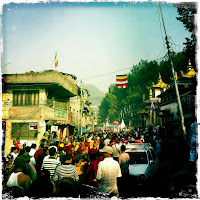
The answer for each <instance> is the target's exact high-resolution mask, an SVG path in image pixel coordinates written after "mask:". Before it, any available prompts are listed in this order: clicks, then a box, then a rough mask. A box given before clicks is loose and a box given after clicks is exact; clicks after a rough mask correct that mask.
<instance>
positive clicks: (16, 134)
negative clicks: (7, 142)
mask: <svg viewBox="0 0 200 200" xmlns="http://www.w3.org/2000/svg"><path fill="white" fill-rule="evenodd" d="M30 124H33V123H12V132H11V139H16V138H20V140H28V139H34V140H35V139H36V138H37V134H38V130H33V129H31V128H30ZM35 124H37V123H35Z"/></svg>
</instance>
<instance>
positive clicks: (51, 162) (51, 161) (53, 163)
mask: <svg viewBox="0 0 200 200" xmlns="http://www.w3.org/2000/svg"><path fill="white" fill-rule="evenodd" d="M56 154H57V152H56V148H54V147H50V149H49V157H47V156H46V157H45V158H44V160H43V163H42V167H41V170H43V169H46V170H48V171H49V172H50V180H53V176H54V174H55V169H56V167H57V166H59V165H60V161H59V160H58V159H57V158H56Z"/></svg>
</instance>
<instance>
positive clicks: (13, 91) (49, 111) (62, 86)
mask: <svg viewBox="0 0 200 200" xmlns="http://www.w3.org/2000/svg"><path fill="white" fill-rule="evenodd" d="M2 83H3V94H2V101H3V116H2V120H3V124H4V126H3V128H4V131H5V141H4V142H5V144H6V145H5V152H4V153H5V155H7V154H8V153H9V152H10V147H11V145H12V141H13V140H14V139H16V138H18V137H19V138H20V140H21V141H22V142H28V143H30V142H33V143H36V144H37V146H38V145H39V142H40V140H41V138H42V136H43V133H44V132H45V131H46V130H48V129H52V130H55V131H57V133H58V135H59V137H60V136H61V135H62V134H63V135H67V136H68V135H70V134H74V129H75V123H76V122H75V120H74V116H73V113H72V111H71V110H70V98H71V97H75V96H77V95H78V86H77V85H76V81H75V79H74V78H73V77H72V76H71V75H68V74H64V73H61V72H58V71H51V70H49V71H44V72H29V73H24V74H4V75H3V80H2ZM76 106H77V105H76ZM76 106H75V107H76ZM60 133H62V134H60Z"/></svg>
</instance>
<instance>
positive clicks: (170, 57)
mask: <svg viewBox="0 0 200 200" xmlns="http://www.w3.org/2000/svg"><path fill="white" fill-rule="evenodd" d="M159 7H160V12H161V17H162V22H163V27H164V31H165V36H166V37H165V40H166V45H167V50H168V56H169V61H170V64H171V68H172V75H173V79H174V86H175V90H176V97H177V102H178V107H179V111H180V116H181V126H182V130H183V137H184V139H186V129H185V125H184V116H183V109H182V105H181V100H180V95H179V90H178V85H177V82H176V76H175V71H174V66H173V62H172V55H171V50H170V46H169V41H168V36H167V32H166V28H165V23H164V18H163V13H162V8H161V5H160V2H159Z"/></svg>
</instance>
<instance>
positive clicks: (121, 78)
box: [116, 75, 128, 88]
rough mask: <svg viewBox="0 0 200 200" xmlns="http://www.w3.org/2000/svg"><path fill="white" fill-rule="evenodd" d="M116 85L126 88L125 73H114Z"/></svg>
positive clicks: (126, 79) (126, 78)
mask: <svg viewBox="0 0 200 200" xmlns="http://www.w3.org/2000/svg"><path fill="white" fill-rule="evenodd" d="M116 87H117V88H128V77H127V75H116Z"/></svg>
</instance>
